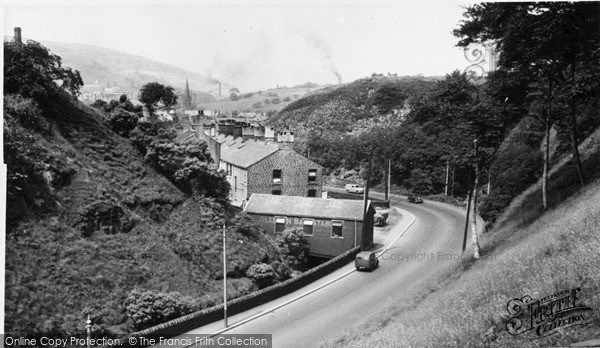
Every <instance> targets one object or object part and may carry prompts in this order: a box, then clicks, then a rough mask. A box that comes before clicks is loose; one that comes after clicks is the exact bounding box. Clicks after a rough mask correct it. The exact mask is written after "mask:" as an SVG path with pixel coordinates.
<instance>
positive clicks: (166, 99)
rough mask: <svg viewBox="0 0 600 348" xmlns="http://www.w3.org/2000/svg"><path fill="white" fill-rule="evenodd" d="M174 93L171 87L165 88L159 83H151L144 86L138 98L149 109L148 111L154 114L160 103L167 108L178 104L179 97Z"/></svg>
mask: <svg viewBox="0 0 600 348" xmlns="http://www.w3.org/2000/svg"><path fill="white" fill-rule="evenodd" d="M174 91H175V90H174V88H173V87H171V86H166V87H165V86H164V85H161V84H160V83H158V82H150V83H147V84H145V85H143V86H142V88H141V89H140V95H139V97H138V98H139V100H140V101H141V102H142V103H144V105H145V106H146V108H148V111H149V112H150V113H153V112H154V110H155V109H156V106H157V105H158V102H162V104H163V105H164V106H165V107H166V108H170V107H172V106H173V105H175V104H177V95H176V94H175V92H174Z"/></svg>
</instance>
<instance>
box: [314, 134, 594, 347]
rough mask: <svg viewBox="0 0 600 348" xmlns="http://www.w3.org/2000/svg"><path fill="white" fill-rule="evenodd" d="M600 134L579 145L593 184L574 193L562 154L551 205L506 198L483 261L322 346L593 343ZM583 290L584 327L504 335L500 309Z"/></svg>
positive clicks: (486, 239)
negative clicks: (522, 300) (513, 301)
mask: <svg viewBox="0 0 600 348" xmlns="http://www.w3.org/2000/svg"><path fill="white" fill-rule="evenodd" d="M599 136H600V130H596V132H595V133H593V134H592V135H591V136H590V137H589V138H587V139H586V141H584V142H583V143H582V145H581V146H580V149H581V151H582V154H583V159H584V167H585V169H586V175H587V176H588V178H589V180H590V181H591V183H590V184H589V185H588V186H586V187H585V188H584V189H578V188H577V180H576V178H574V176H575V175H576V174H575V171H574V169H573V168H572V166H571V164H570V158H569V156H567V157H565V158H563V160H562V161H560V162H559V163H558V164H557V165H556V166H555V167H554V169H553V171H552V176H551V180H550V183H551V187H550V190H549V192H550V197H551V198H550V200H551V202H552V203H551V206H552V208H550V209H549V210H548V211H546V212H544V211H542V210H541V209H540V208H539V207H540V206H541V192H540V189H541V185H540V183H537V184H535V185H533V186H532V187H531V188H529V189H528V190H526V191H525V192H524V193H523V194H521V195H520V196H519V197H517V198H516V199H515V200H513V202H512V204H511V206H510V207H509V208H508V209H507V210H506V211H505V213H504V215H503V216H502V217H501V218H500V219H499V220H498V222H497V223H496V225H495V228H494V229H492V230H491V231H490V232H488V233H486V234H484V235H483V238H482V241H481V242H482V253H483V258H482V259H481V260H479V261H477V262H474V261H473V260H467V261H464V262H449V263H448V264H447V265H446V266H445V270H444V271H443V272H442V273H441V274H440V275H439V276H438V277H437V279H432V280H431V281H430V282H429V283H428V284H427V285H426V286H425V287H424V290H423V291H422V292H421V293H419V294H415V296H414V297H413V300H412V301H409V302H402V303H398V304H397V306H396V307H393V308H391V309H390V310H388V311H387V312H386V313H382V314H380V315H379V316H378V317H377V318H374V319H373V321H372V324H371V325H370V327H369V328H368V329H367V330H366V332H361V333H360V335H358V334H354V333H347V334H346V335H345V336H343V337H341V338H340V339H338V340H337V341H336V342H330V343H328V344H325V345H324V346H339V347H365V346H369V347H371V346H377V347H397V346H414V347H433V346H436V347H437V346H461V347H481V346H490V347H540V346H544V347H545V346H567V345H570V344H571V343H574V342H579V341H585V340H589V339H594V338H595V339H597V338H599V337H600V205H599V204H598V202H600V168H599V167H598V166H599V165H600V158H599V156H600V142H599V141H598V137H599ZM578 287H581V289H582V290H581V292H580V293H579V295H578V298H579V299H580V302H581V303H582V304H584V305H586V306H589V307H591V308H592V309H593V310H592V311H587V312H584V313H585V318H586V322H587V323H589V324H587V325H582V326H573V327H571V328H567V329H560V330H559V331H558V332H557V333H556V334H554V335H551V336H548V337H545V338H540V339H536V340H532V339H533V338H536V335H535V333H532V332H529V333H525V334H521V335H516V336H512V335H510V334H508V332H507V330H506V323H507V320H508V319H509V317H510V316H509V315H508V313H507V303H508V302H509V301H510V300H511V299H513V298H521V297H523V296H525V295H529V296H531V297H532V298H534V299H540V298H542V297H544V296H547V295H551V294H553V293H556V292H559V291H563V290H570V289H574V288H578Z"/></svg>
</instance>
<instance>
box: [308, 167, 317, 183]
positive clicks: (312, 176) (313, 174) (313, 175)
mask: <svg viewBox="0 0 600 348" xmlns="http://www.w3.org/2000/svg"><path fill="white" fill-rule="evenodd" d="M315 181H317V170H316V169H309V170H308V182H315Z"/></svg>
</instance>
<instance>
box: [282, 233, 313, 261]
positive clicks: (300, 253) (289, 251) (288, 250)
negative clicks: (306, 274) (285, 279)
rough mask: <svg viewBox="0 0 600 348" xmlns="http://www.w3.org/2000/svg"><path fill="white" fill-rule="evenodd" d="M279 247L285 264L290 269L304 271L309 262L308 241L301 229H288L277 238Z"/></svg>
mask: <svg viewBox="0 0 600 348" xmlns="http://www.w3.org/2000/svg"><path fill="white" fill-rule="evenodd" d="M277 247H278V248H279V251H280V252H281V254H282V258H283V262H284V263H286V264H287V265H288V266H289V267H290V268H292V269H295V270H299V271H303V270H305V269H306V266H307V261H308V241H307V240H306V238H304V233H303V232H302V230H301V229H287V230H285V231H283V233H282V234H281V235H279V236H277Z"/></svg>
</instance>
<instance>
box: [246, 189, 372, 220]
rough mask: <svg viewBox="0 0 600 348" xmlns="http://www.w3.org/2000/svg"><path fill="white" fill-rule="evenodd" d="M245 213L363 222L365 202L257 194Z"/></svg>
mask: <svg viewBox="0 0 600 348" xmlns="http://www.w3.org/2000/svg"><path fill="white" fill-rule="evenodd" d="M369 204H370V203H369ZM244 211H245V212H246V213H253V214H265V215H281V216H297V217H315V218H325V219H340V220H357V221H362V220H363V201H362V200H360V201H359V200H349V199H323V198H309V197H298V196H277V195H266V194H258V193H255V194H253V195H252V196H251V197H250V200H249V201H248V204H247V205H246V209H245V210H244Z"/></svg>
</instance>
